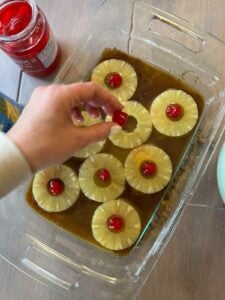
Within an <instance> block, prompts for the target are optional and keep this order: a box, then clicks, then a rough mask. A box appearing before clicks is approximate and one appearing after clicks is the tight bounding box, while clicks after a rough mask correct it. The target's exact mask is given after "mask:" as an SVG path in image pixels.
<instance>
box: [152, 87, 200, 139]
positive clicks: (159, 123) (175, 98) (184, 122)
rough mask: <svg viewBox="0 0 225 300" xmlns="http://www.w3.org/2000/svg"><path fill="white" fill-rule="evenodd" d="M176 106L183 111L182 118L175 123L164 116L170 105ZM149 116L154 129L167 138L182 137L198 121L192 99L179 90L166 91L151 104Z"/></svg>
mask: <svg viewBox="0 0 225 300" xmlns="http://www.w3.org/2000/svg"><path fill="white" fill-rule="evenodd" d="M175 103H176V104H178V105H180V106H181V107H182V109H183V116H182V117H181V118H180V119H179V120H176V121H173V120H171V119H169V118H168V117H167V116H166V113H165V112H166V109H167V107H168V105H170V104H175ZM150 114H151V118H152V123H153V125H154V127H155V128H156V129H157V131H159V132H160V133H162V134H164V135H167V136H182V135H184V134H186V133H188V132H189V131H191V130H192V129H193V128H194V126H195V124H196V122H197V120H198V107H197V104H196V102H195V101H194V99H193V98H192V97H191V96H190V95H188V94H187V93H185V92H183V91H181V90H168V91H165V92H163V93H162V94H160V95H159V96H158V97H156V98H155V100H154V101H153V102H152V105H151V109H150Z"/></svg>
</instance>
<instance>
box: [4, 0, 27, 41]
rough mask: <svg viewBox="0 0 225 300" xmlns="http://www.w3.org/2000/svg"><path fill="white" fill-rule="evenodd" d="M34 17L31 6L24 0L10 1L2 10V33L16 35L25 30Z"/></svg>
mask: <svg viewBox="0 0 225 300" xmlns="http://www.w3.org/2000/svg"><path fill="white" fill-rule="evenodd" d="M31 17H32V8H31V6H30V5H29V4H28V3H26V2H23V1H16V2H9V4H7V5H5V6H4V7H3V8H2V9H1V10H0V34H2V35H5V36H8V35H14V34H17V33H19V32H21V31H22V30H24V29H25V28H26V27H27V25H28V24H29V22H30V20H31Z"/></svg>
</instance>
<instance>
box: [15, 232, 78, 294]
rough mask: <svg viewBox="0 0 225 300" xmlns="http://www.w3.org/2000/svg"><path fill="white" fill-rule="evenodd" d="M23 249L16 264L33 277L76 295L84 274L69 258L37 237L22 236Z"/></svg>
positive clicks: (61, 290)
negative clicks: (78, 270)
mask: <svg viewBox="0 0 225 300" xmlns="http://www.w3.org/2000/svg"><path fill="white" fill-rule="evenodd" d="M22 240H23V251H21V256H20V257H19V261H17V263H16V265H17V266H19V268H20V270H22V271H23V272H25V273H26V274H28V275H29V276H30V277H32V278H33V279H36V280H38V281H39V282H42V283H44V284H45V285H47V286H49V287H52V288H53V289H54V290H57V291H58V292H59V293H61V294H64V295H71V293H72V294H73V292H74V295H76V293H77V288H78V287H79V286H80V281H81V277H82V275H81V274H80V273H79V272H77V270H76V268H75V267H74V268H72V265H71V262H68V259H67V258H66V257H64V256H63V255H61V254H60V253H58V252H56V251H55V250H53V249H52V248H49V247H48V246H46V245H45V244H43V243H41V242H40V241H39V240H37V239H36V238H33V237H32V236H29V235H26V236H23V237H22Z"/></svg>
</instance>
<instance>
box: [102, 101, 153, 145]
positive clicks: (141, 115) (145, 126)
mask: <svg viewBox="0 0 225 300" xmlns="http://www.w3.org/2000/svg"><path fill="white" fill-rule="evenodd" d="M123 105H124V108H123V111H124V112H125V113H127V114H128V115H129V116H132V117H134V118H135V119H136V121H137V126H136V128H135V129H134V130H133V131H132V132H126V131H124V130H121V131H119V132H116V133H112V134H110V136H109V139H110V140H111V142H112V143H113V144H114V145H116V146H118V147H120V148H126V149H130V148H134V147H136V146H139V145H141V144H143V143H144V142H145V141H146V140H147V139H148V138H149V136H150V134H151V132H152V121H151V116H150V114H149V112H148V111H147V109H145V108H144V106H142V105H141V104H140V103H138V102H136V101H131V102H125V103H124V104H123ZM106 120H108V121H111V120H112V117H110V116H107V118H106Z"/></svg>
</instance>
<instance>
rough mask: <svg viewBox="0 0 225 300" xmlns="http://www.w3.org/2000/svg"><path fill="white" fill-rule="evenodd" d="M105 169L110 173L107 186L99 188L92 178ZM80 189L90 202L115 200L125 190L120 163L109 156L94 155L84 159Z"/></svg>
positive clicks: (80, 175)
mask: <svg viewBox="0 0 225 300" xmlns="http://www.w3.org/2000/svg"><path fill="white" fill-rule="evenodd" d="M100 169H107V170H108V171H109V172H110V177H111V182H110V184H109V185H107V186H104V187H100V186H98V185H97V184H96V183H95V180H94V177H95V174H96V172H97V171H98V170H100ZM79 181H80V187H81V189H82V191H83V193H84V194H85V195H86V196H87V197H88V198H89V199H91V200H94V201H97V202H104V201H108V200H114V199H116V198H117V197H118V196H119V195H120V194H121V193H122V192H123V190H124V188H125V175H124V169H123V166H122V164H121V162H120V161H119V160H118V159H116V158H115V157H114V156H112V155H111V154H105V153H101V154H95V155H92V156H90V157H89V158H88V159H86V160H85V161H84V162H83V164H82V165H81V167H80V172H79Z"/></svg>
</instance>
